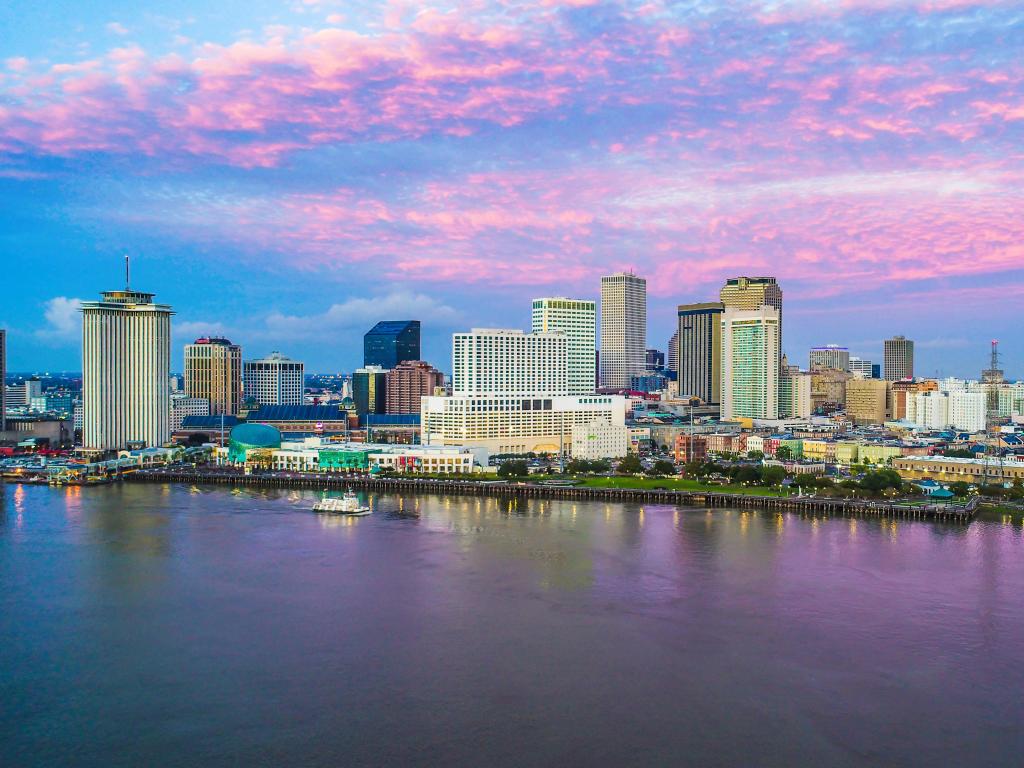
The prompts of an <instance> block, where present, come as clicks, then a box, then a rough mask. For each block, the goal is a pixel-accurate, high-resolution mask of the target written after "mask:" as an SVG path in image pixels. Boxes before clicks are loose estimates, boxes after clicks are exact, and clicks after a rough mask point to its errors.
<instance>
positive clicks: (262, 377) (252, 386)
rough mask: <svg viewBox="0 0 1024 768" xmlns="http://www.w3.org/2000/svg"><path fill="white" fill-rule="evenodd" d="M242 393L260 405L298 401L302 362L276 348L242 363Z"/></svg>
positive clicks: (303, 382) (303, 384) (302, 388)
mask: <svg viewBox="0 0 1024 768" xmlns="http://www.w3.org/2000/svg"><path fill="white" fill-rule="evenodd" d="M244 370H245V374H244V379H245V384H244V389H245V396H246V397H247V398H249V397H251V398H253V399H254V400H256V402H257V403H259V404H260V405H302V402H303V401H302V395H303V392H304V391H305V388H306V377H305V365H304V364H303V363H301V362H299V361H298V360H291V359H289V358H287V357H285V356H284V355H282V354H281V353H280V352H271V353H270V354H269V355H268V356H267V357H265V358H263V359H262V360H247V361H246V362H245V365H244Z"/></svg>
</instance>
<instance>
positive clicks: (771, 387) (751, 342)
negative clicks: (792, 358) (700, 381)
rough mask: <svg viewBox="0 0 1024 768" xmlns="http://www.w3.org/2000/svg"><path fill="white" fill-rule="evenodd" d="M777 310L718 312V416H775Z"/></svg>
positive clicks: (776, 408) (766, 308)
mask: <svg viewBox="0 0 1024 768" xmlns="http://www.w3.org/2000/svg"><path fill="white" fill-rule="evenodd" d="M780 332H781V324H780V321H779V310H777V309H775V308H774V307H769V306H767V305H763V306H761V307H760V308H759V309H753V310H737V309H731V308H729V307H726V310H725V312H723V313H722V376H721V379H722V418H723V419H735V418H752V419H777V418H778V417H779V362H778V361H779V334H780Z"/></svg>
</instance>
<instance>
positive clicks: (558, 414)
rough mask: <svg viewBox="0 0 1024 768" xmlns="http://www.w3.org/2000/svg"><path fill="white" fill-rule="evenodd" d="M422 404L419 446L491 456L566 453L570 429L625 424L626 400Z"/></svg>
mask: <svg viewBox="0 0 1024 768" xmlns="http://www.w3.org/2000/svg"><path fill="white" fill-rule="evenodd" d="M422 402H423V406H422V414H421V435H420V442H422V443H423V444H424V445H465V446H471V447H475V448H483V449H486V450H487V451H488V452H489V453H492V454H507V453H516V454H522V453H530V452H534V453H551V454H559V453H570V452H571V450H572V444H573V428H574V427H576V426H586V425H591V424H594V423H599V422H600V423H606V424H611V425H613V426H619V427H624V425H625V423H626V422H625V419H626V400H625V398H623V397H620V396H617V395H585V396H570V395H562V396H546V397H522V396H519V395H510V394H479V395H454V396H452V397H425V398H423V401H422Z"/></svg>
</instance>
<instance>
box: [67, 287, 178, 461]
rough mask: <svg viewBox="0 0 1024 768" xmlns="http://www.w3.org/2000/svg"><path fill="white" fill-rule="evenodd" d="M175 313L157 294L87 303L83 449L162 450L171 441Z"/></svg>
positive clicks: (110, 296) (110, 295) (112, 294)
mask: <svg viewBox="0 0 1024 768" xmlns="http://www.w3.org/2000/svg"><path fill="white" fill-rule="evenodd" d="M172 314H173V312H172V310H171V308H170V307H169V306H167V305H166V304H156V303H155V302H154V301H153V294H152V293H142V292H140V291H133V290H131V288H129V287H126V288H125V289H124V290H123V291H106V292H104V293H103V298H102V299H100V300H99V301H87V302H83V304H82V398H83V417H82V432H83V434H82V445H83V447H84V448H86V449H91V450H99V451H110V450H118V449H121V448H125V447H126V446H128V444H129V443H142V444H144V445H145V446H146V447H154V446H160V445H163V444H164V443H166V442H167V441H168V440H169V439H170V436H171V430H170V412H171V404H170V389H169V387H168V385H167V382H168V380H169V377H170V368H171V315H172Z"/></svg>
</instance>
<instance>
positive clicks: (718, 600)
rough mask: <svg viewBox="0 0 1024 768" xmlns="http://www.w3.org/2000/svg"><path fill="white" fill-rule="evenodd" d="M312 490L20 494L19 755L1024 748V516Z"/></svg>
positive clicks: (421, 756) (13, 582)
mask: <svg viewBox="0 0 1024 768" xmlns="http://www.w3.org/2000/svg"><path fill="white" fill-rule="evenodd" d="M320 495H321V494H320V493H319V492H317V493H313V492H298V491H278V490H242V491H239V492H237V493H232V492H231V491H226V490H223V489H218V488H210V487H187V486H181V487H178V486H114V487H107V488H88V489H81V488H78V489H70V488H65V489H47V488H26V487H23V486H13V487H12V486H7V487H0V585H3V586H4V589H3V590H2V591H0V669H3V670H4V671H5V674H4V675H3V676H2V678H0V700H2V701H4V702H5V703H7V704H8V705H9V706H8V707H7V712H10V713H13V715H9V716H7V717H5V718H0V765H18V766H21V765H52V764H64V763H67V762H70V760H69V756H74V757H75V758H76V759H77V761H78V763H79V764H88V765H93V764H94V765H112V764H126V765H127V764H160V763H161V762H164V763H171V764H204V765H210V764H213V765H216V764H224V765H237V764H260V763H262V764H289V765H301V764H345V765H360V764H364V765H380V764H402V765H414V764H478V765H479V764H486V765H521V764H523V762H524V760H523V754H524V753H523V749H524V744H525V745H526V747H527V748H528V751H529V754H530V756H531V759H530V760H527V761H525V762H532V763H534V764H566V763H575V764H592V765H603V764H609V765H623V764H636V763H638V762H639V763H645V764H669V763H671V764H692V765H709V764H733V765H737V764H743V765H755V764H756V765H803V764H820V765H877V764H882V763H891V764H901V765H936V764H943V765H945V764H958V765H972V764H990V765H1007V764H1011V763H1012V762H1013V760H1014V759H1015V758H1016V757H1017V756H1019V754H1020V753H1021V751H1022V748H1024V744H1022V743H1021V736H1020V730H1019V729H1018V728H1017V727H1016V723H1018V722H1019V720H1020V718H1021V716H1022V715H1024V712H1022V706H1021V702H1020V698H1021V697H1020V696H1019V692H1020V690H1022V689H1024V678H1022V670H1024V664H1022V662H1024V651H1022V642H1024V608H1022V600H1021V595H1022V594H1024V543H1022V542H1024V529H1022V525H1021V521H1020V520H1019V519H1016V520H1015V519H1013V518H1005V517H997V518H996V519H994V520H992V521H990V522H976V523H974V524H972V525H971V526H970V527H959V526H944V525H934V524H930V523H924V522H917V521H894V520H884V519H882V520H879V519H872V518H850V519H847V518H843V517H828V516H821V515H817V516H816V515H803V516H801V515H788V514H777V513H764V514H761V513H756V512H751V511H746V510H745V511H739V510H728V509H726V510H699V509H685V508H675V507H670V506H664V505H644V506H642V507H641V506H636V505H622V504H603V503H596V504H595V503H585V502H579V501H573V502H558V501H546V500H545V501H534V500H516V499H491V498H483V497H458V496H445V497H436V496H435V497H431V496H417V497H407V498H399V497H392V496H388V495H382V494H370V495H365V494H363V495H362V498H363V500H364V501H365V503H367V504H368V505H370V506H372V508H373V509H374V514H373V515H372V516H369V517H360V518H349V517H340V516H330V515H317V514H314V513H312V511H311V507H312V504H313V502H314V501H315V499H316V498H319V496H320ZM69 690H73V691H74V695H69V694H68V691H69ZM128 723H130V724H131V727H128V726H127V725H126V724H128ZM611 724H614V727H611ZM442 733H443V734H445V735H444V736H443V737H441V736H439V734H442Z"/></svg>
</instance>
